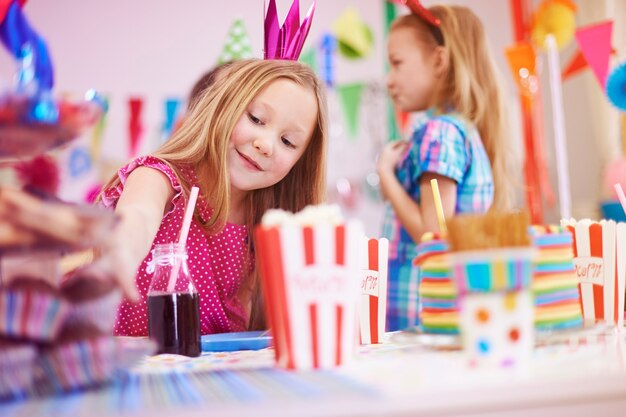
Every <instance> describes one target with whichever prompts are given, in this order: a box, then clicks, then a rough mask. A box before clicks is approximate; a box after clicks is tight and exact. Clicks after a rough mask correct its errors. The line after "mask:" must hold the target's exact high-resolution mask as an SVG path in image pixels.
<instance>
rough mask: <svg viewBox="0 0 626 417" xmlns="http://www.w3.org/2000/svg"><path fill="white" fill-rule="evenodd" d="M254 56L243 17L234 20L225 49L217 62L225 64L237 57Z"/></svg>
mask: <svg viewBox="0 0 626 417" xmlns="http://www.w3.org/2000/svg"><path fill="white" fill-rule="evenodd" d="M246 58H252V47H251V46H250V38H248V33H247V32H246V28H245V26H244V24H243V21H242V20H241V19H237V20H235V21H234V22H233V24H232V26H231V27H230V30H229V31H228V38H227V39H226V44H225V45H224V49H223V50H222V53H221V54H220V56H219V58H218V59H217V63H218V65H219V64H223V63H225V62H229V61H235V60H237V59H246Z"/></svg>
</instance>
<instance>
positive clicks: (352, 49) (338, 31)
mask: <svg viewBox="0 0 626 417" xmlns="http://www.w3.org/2000/svg"><path fill="white" fill-rule="evenodd" d="M333 33H334V34H335V37H336V38H337V42H338V45H339V52H340V53H341V54H342V55H343V56H344V57H346V58H348V59H359V58H363V57H365V56H367V55H368V54H369V53H370V52H371V50H372V44H373V43H374V36H373V35H372V30H371V29H370V28H369V27H368V26H367V25H366V24H365V23H364V22H363V20H362V19H361V17H360V16H359V12H358V11H357V9H355V8H353V7H351V8H348V9H346V11H344V12H343V13H342V14H341V16H339V18H338V19H337V20H336V21H335V23H334V24H333Z"/></svg>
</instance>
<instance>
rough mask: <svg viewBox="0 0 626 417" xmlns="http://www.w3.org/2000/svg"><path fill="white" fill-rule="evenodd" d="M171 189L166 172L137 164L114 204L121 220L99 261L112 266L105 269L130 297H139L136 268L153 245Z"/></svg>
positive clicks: (169, 198) (104, 265)
mask: <svg viewBox="0 0 626 417" xmlns="http://www.w3.org/2000/svg"><path fill="white" fill-rule="evenodd" d="M174 193H175V190H174V189H173V188H172V186H171V184H170V182H169V179H168V178H167V176H165V174H163V173H162V172H160V171H158V170H156V169H152V168H148V167H138V168H136V169H135V170H134V171H133V172H131V173H130V174H129V176H128V178H127V179H126V182H125V183H124V191H123V192H122V195H121V196H120V198H119V200H118V202H117V205H116V207H115V212H116V213H117V214H118V215H119V216H120V223H119V224H118V227H116V228H115V230H114V231H113V233H114V236H113V238H112V239H110V244H109V245H108V246H107V247H105V248H102V258H101V259H100V261H102V262H99V263H100V264H101V266H102V268H103V269H105V270H106V269H110V268H112V269H113V270H112V271H111V270H109V271H107V272H109V273H112V274H113V275H114V276H115V277H116V279H117V280H118V282H119V284H120V287H121V288H122V290H123V292H124V293H125V295H126V296H127V297H128V298H130V299H131V300H137V299H138V293H137V288H136V285H135V276H136V274H137V268H139V265H140V264H141V262H142V261H143V259H144V258H145V256H146V255H147V254H148V251H149V250H150V247H151V246H152V242H153V240H154V238H155V236H156V234H157V232H158V230H159V226H160V225H161V221H162V219H163V216H164V215H165V213H166V212H167V210H169V209H170V207H169V205H170V202H171V200H172V197H173V196H174ZM107 265H109V268H107V267H106V266H107ZM101 272H105V271H101Z"/></svg>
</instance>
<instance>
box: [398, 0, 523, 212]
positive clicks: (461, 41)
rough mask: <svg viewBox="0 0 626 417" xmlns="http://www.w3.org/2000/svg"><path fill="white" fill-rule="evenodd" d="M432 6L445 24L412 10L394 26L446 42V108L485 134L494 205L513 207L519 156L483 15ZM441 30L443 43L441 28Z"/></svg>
mask: <svg viewBox="0 0 626 417" xmlns="http://www.w3.org/2000/svg"><path fill="white" fill-rule="evenodd" d="M428 10H430V12H431V13H432V14H433V15H435V16H436V17H437V18H439V20H440V21H441V25H440V26H439V28H434V27H432V26H429V24H428V23H426V22H425V21H424V20H422V19H421V18H420V17H418V16H416V15H414V14H409V15H405V16H401V17H399V18H398V19H396V20H395V21H394V23H393V25H392V27H391V30H394V29H397V28H412V29H414V30H415V34H416V35H417V39H418V40H419V41H420V42H423V43H425V44H426V45H427V46H432V47H433V48H434V47H436V46H443V47H444V48H445V49H446V51H447V53H448V56H449V69H448V72H447V75H446V77H445V79H444V80H443V82H442V83H441V85H440V88H439V89H438V91H437V94H436V97H435V103H436V106H437V108H438V110H440V111H441V112H447V111H449V108H450V107H452V108H453V109H454V111H455V112H457V113H459V114H460V115H462V116H463V117H464V118H466V119H467V120H469V121H470V122H472V123H473V124H474V125H475V126H476V128H477V130H478V132H479V134H480V137H481V138H482V141H483V145H484V147H485V150H486V151H487V155H488V156H489V161H490V162H491V169H492V171H493V178H494V187H495V195H494V201H493V205H492V208H493V209H497V210H503V209H507V208H510V206H511V205H512V203H513V197H514V191H515V190H514V186H513V184H514V180H513V177H512V175H511V172H510V168H511V166H512V165H513V163H514V161H515V158H514V156H513V152H512V149H511V148H510V146H511V144H510V141H509V140H508V134H509V132H508V122H507V120H508V119H507V117H508V114H507V112H506V108H505V105H504V99H503V97H502V92H503V87H502V81H501V77H500V73H499V71H498V69H497V67H496V64H495V61H494V59H493V56H492V54H491V51H490V48H489V44H488V43H487V38H486V36H485V31H484V28H483V25H482V23H481V21H480V19H479V18H478V17H477V16H476V15H475V14H474V13H473V12H472V11H471V10H470V9H468V8H466V7H462V6H444V5H440V6H433V7H430V8H429V9H428ZM437 30H440V31H441V35H442V36H441V37H442V38H443V45H439V44H438V42H437V40H436V36H435V35H434V33H435V31H437Z"/></svg>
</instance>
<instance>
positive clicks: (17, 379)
mask: <svg viewBox="0 0 626 417" xmlns="http://www.w3.org/2000/svg"><path fill="white" fill-rule="evenodd" d="M35 355H36V349H35V347H34V346H31V345H24V346H18V347H10V348H8V349H4V348H0V400H2V399H17V398H24V397H26V395H27V393H28V391H29V390H30V388H31V386H32V382H33V373H34V372H33V362H34V360H35Z"/></svg>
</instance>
